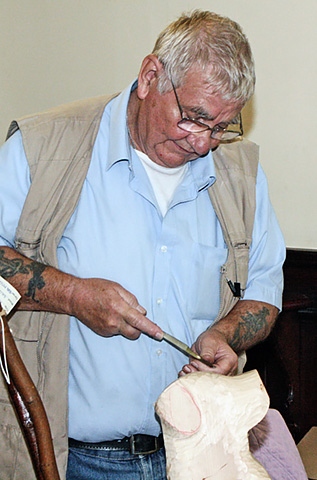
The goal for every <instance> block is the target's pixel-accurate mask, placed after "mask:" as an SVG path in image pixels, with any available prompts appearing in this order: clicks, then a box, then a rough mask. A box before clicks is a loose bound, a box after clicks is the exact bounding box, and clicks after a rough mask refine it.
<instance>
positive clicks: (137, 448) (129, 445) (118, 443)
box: [68, 433, 164, 455]
mask: <svg viewBox="0 0 317 480" xmlns="http://www.w3.org/2000/svg"><path fill="white" fill-rule="evenodd" d="M68 445H69V447H71V448H82V449H88V450H126V451H128V452H130V453H131V454H133V455H148V454H150V453H154V452H157V451H158V450H160V449H161V448H163V447H164V440H163V435H162V434H160V435H159V436H158V437H153V436H152V435H143V434H142V433H138V434H137V435H132V436H131V437H124V438H122V439H121V440H109V441H106V442H98V443H91V442H80V441H79V440H75V439H74V438H69V439H68Z"/></svg>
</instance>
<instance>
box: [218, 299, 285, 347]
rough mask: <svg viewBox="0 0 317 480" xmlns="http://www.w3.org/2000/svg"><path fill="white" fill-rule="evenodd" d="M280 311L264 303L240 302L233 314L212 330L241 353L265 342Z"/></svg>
mask: <svg viewBox="0 0 317 480" xmlns="http://www.w3.org/2000/svg"><path fill="white" fill-rule="evenodd" d="M278 313H279V310H278V309H277V308H276V307H274V306H273V305H270V304H268V303H264V302H257V301H253V300H240V301H239V302H238V303H237V304H236V306H235V307H234V308H233V309H232V310H231V312H230V313H229V314H228V315H227V316H226V317H224V318H223V319H221V320H219V322H217V323H216V324H214V325H213V326H212V327H211V328H210V330H211V331H217V332H220V333H221V334H222V335H223V336H224V338H225V340H226V342H227V343H228V344H229V345H230V347H231V348H232V349H233V350H234V351H235V352H236V353H240V352H241V351H243V350H247V349H249V348H250V347H252V346H254V345H256V344H257V343H259V342H261V341H263V340H265V338H266V337H267V336H268V335H269V334H270V332H271V330H272V328H273V326H274V323H275V321H276V318H277V316H278Z"/></svg>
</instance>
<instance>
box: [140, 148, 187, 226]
mask: <svg viewBox="0 0 317 480" xmlns="http://www.w3.org/2000/svg"><path fill="white" fill-rule="evenodd" d="M135 152H136V153H137V155H138V157H139V159H140V160H141V162H142V165H143V166H144V168H145V171H146V173H147V175H148V177H149V179H150V182H151V185H152V188H153V191H154V194H155V196H156V200H157V203H158V205H159V207H160V210H161V213H162V215H163V217H164V215H165V214H166V212H167V210H168V207H169V205H170V202H171V201H172V199H173V196H174V193H175V190H176V188H177V187H178V185H179V184H180V183H181V182H182V180H183V178H184V177H185V175H186V172H187V169H188V165H187V163H186V164H185V165H181V166H180V167H175V168H168V167H163V166H162V165H158V164H157V163H155V162H153V161H152V160H151V159H150V158H149V157H148V156H147V155H146V154H145V153H143V152H140V151H139V150H135Z"/></svg>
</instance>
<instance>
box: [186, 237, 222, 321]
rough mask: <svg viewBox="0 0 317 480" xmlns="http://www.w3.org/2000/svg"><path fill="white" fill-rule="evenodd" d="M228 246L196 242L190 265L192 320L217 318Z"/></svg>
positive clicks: (189, 312)
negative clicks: (221, 278)
mask: <svg viewBox="0 0 317 480" xmlns="http://www.w3.org/2000/svg"><path fill="white" fill-rule="evenodd" d="M227 255H228V250H227V248H226V247H222V248H221V247H211V246H207V245H203V244H199V243H196V244H194V245H193V247H192V252H191V258H190V259H189V265H188V272H189V274H188V285H187V306H188V315H189V317H190V319H191V320H207V321H208V322H209V324H210V323H212V321H213V320H214V319H215V318H216V316H217V314H218V310H219V306H220V277H221V267H222V265H223V264H224V263H225V262H226V259H227Z"/></svg>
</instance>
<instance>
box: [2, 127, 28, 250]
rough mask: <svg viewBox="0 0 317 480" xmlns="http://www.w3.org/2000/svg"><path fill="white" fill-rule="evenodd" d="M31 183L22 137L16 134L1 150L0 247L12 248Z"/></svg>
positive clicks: (18, 133)
mask: <svg viewBox="0 0 317 480" xmlns="http://www.w3.org/2000/svg"><path fill="white" fill-rule="evenodd" d="M30 184H31V181H30V172H29V166H28V162H27V159H26V156H25V153H24V148H23V142H22V136H21V133H20V131H17V132H16V133H15V134H14V135H13V136H12V137H10V138H9V139H8V140H7V141H6V142H5V143H4V144H3V145H2V147H1V148H0V245H6V246H9V247H13V246H14V238H15V233H16V228H17V225H18V222H19V218H20V215H21V211H22V208H23V205H24V201H25V198H26V196H27V193H28V190H29V188H30Z"/></svg>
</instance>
